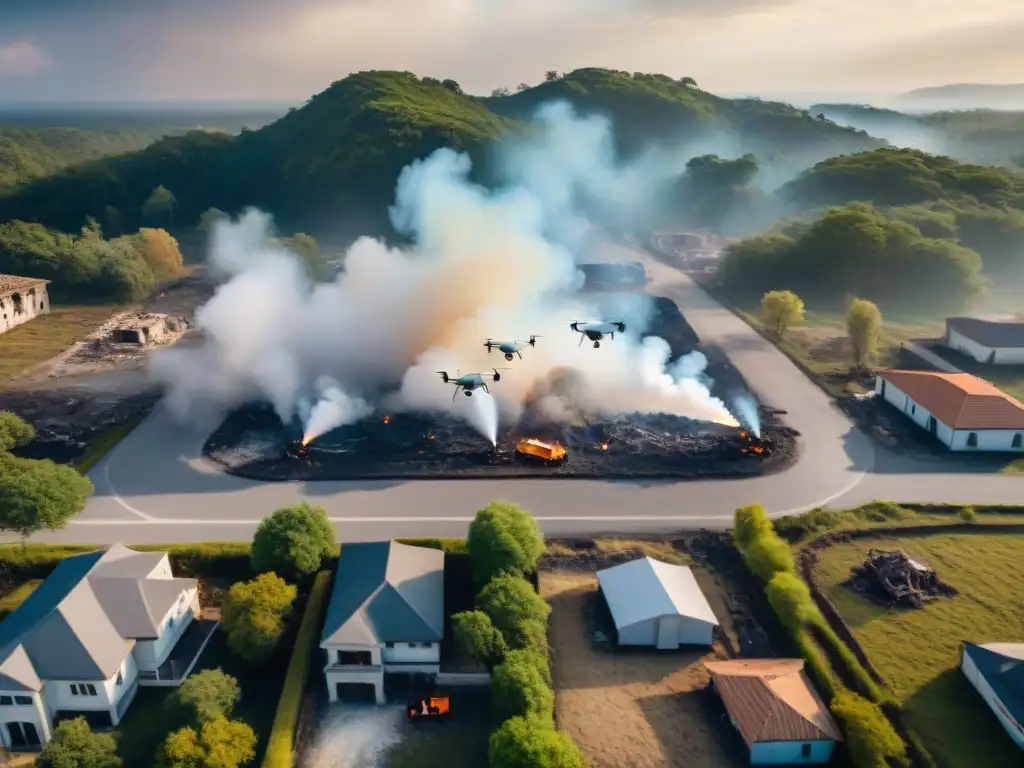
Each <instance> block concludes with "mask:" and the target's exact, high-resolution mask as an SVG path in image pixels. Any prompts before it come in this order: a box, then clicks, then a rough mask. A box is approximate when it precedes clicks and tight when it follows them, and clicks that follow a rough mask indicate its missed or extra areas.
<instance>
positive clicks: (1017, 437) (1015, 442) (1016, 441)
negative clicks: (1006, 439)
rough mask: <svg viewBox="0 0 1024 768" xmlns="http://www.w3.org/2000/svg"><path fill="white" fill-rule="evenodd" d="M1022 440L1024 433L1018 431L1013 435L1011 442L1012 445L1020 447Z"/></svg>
mask: <svg viewBox="0 0 1024 768" xmlns="http://www.w3.org/2000/svg"><path fill="white" fill-rule="evenodd" d="M1022 440H1024V435H1022V434H1021V433H1020V432H1018V433H1017V434H1016V435H1014V436H1013V442H1012V443H1010V446H1011V447H1013V448H1020V447H1021V441H1022Z"/></svg>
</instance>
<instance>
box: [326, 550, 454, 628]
mask: <svg viewBox="0 0 1024 768" xmlns="http://www.w3.org/2000/svg"><path fill="white" fill-rule="evenodd" d="M443 637H444V552H442V551H441V550H438V549H428V548H426V547H413V546H409V545H407V544H399V543H398V542H396V541H374V542H365V543H358V544H345V545H344V546H342V548H341V557H339V558H338V571H337V573H336V575H335V578H334V589H333V591H332V592H331V602H330V605H328V607H327V619H326V621H325V622H324V630H323V634H322V635H321V639H320V643H321V645H335V644H353V645H379V644H381V643H402V642H439V641H440V640H441V639H442V638H443Z"/></svg>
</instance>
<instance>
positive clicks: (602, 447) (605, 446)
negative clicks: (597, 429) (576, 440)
mask: <svg viewBox="0 0 1024 768" xmlns="http://www.w3.org/2000/svg"><path fill="white" fill-rule="evenodd" d="M601 450H602V451H607V450H608V443H601Z"/></svg>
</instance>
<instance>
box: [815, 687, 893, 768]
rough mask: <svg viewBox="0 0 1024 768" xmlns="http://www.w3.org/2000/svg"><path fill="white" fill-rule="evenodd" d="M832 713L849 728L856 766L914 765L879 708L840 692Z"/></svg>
mask: <svg viewBox="0 0 1024 768" xmlns="http://www.w3.org/2000/svg"><path fill="white" fill-rule="evenodd" d="M831 709H832V714H833V715H835V716H836V718H837V719H838V720H840V721H841V722H842V723H843V724H844V726H845V727H844V728H843V734H844V735H845V736H846V746H847V748H848V749H849V750H850V755H851V756H852V757H853V763H854V765H857V766H863V768H890V766H895V765H899V766H906V765H909V764H910V761H909V760H908V759H907V746H906V744H905V743H904V742H903V739H901V738H900V737H899V734H897V733H896V731H895V730H894V729H893V727H892V724H891V723H890V722H889V720H888V719H887V718H886V716H885V715H884V714H883V712H882V710H881V709H879V707H878V705H877V704H874V703H872V702H870V701H868V700H867V699H865V698H863V697H861V696H858V695H857V694H856V693H852V692H850V691H845V690H840V691H838V692H837V693H836V697H835V698H834V699H833V700H832V707H831Z"/></svg>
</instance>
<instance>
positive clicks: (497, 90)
mask: <svg viewBox="0 0 1024 768" xmlns="http://www.w3.org/2000/svg"><path fill="white" fill-rule="evenodd" d="M509 93H510V91H509V89H508V88H506V87H505V86H504V85H503V86H501V87H500V88H495V89H494V90H493V91H491V96H492V97H499V96H508V95H509Z"/></svg>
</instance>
